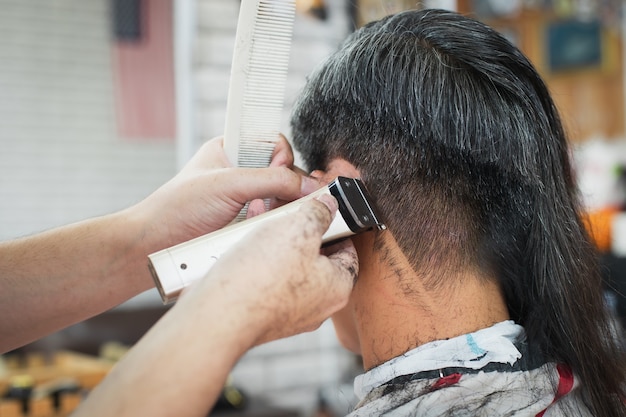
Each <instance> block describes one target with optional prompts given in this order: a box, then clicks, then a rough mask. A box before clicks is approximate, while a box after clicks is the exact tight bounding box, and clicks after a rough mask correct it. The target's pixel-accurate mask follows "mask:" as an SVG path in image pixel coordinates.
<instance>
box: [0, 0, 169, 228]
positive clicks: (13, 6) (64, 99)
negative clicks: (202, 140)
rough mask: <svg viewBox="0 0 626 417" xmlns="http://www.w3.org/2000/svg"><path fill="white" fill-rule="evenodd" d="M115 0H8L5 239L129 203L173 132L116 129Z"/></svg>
mask: <svg viewBox="0 0 626 417" xmlns="http://www.w3.org/2000/svg"><path fill="white" fill-rule="evenodd" d="M108 4H109V2H108V1H107V0H88V1H83V0H28V1H20V0H0V239H7V238H13V237H17V236H21V235H25V234H30V233H32V232H36V231H40V230H43V229H48V228H50V227H53V226H57V225H61V224H65V223H69V222H73V221H76V220H80V219H83V218H86V217H91V216H96V215H100V214H104V213H108V212H111V211H114V210H117V209H120V208H123V207H125V206H128V205H130V204H132V203H134V202H136V201H138V200H140V199H141V198H143V197H144V196H146V195H147V194H148V193H150V192H151V191H152V190H154V189H155V188H156V187H158V186H159V185H160V184H161V183H163V182H164V181H166V180H167V179H168V178H170V177H171V176H172V175H173V174H174V172H175V158H174V156H175V155H174V141H173V138H162V139H156V140H151V141H149V142H145V143H141V142H133V141H129V140H123V139H120V138H118V137H117V134H116V129H115V112H114V107H113V106H114V101H113V99H114V96H113V84H112V75H111V62H110V59H111V52H110V38H111V35H110V30H109V26H110V20H109V12H108Z"/></svg>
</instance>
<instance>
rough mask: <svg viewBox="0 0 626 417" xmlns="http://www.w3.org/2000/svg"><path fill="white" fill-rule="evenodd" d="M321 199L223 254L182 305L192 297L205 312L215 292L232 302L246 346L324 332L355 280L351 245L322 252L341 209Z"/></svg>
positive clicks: (355, 263)
mask: <svg viewBox="0 0 626 417" xmlns="http://www.w3.org/2000/svg"><path fill="white" fill-rule="evenodd" d="M320 200H321V201H318V200H311V201H309V202H306V203H304V204H303V205H302V206H301V208H300V209H299V211H298V212H295V213H291V214H288V215H286V216H284V217H281V218H277V219H274V220H273V221H272V222H267V223H265V224H262V225H260V227H258V228H257V229H256V230H254V231H252V232H251V233H250V235H249V236H248V237H247V238H246V239H245V241H242V242H240V243H239V244H237V245H236V246H233V248H231V249H230V250H229V251H228V252H227V253H225V254H224V255H222V257H221V258H220V260H219V261H218V262H217V263H216V264H215V266H214V267H213V268H212V269H211V272H210V273H209V275H208V276H207V277H206V278H205V279H203V280H200V281H199V282H198V283H197V284H196V285H197V286H196V287H191V288H190V289H189V290H190V291H189V292H188V293H185V294H183V296H182V297H181V299H180V301H179V303H186V302H192V303H193V300H186V297H190V298H197V300H198V301H197V303H198V305H201V304H202V303H203V302H204V303H206V300H207V298H210V297H211V296H215V295H216V292H217V293H219V294H221V295H222V297H225V299H229V300H230V299H231V298H232V300H233V301H232V302H231V304H232V309H233V311H235V313H234V314H235V315H236V312H239V316H238V317H239V318H238V319H234V320H233V321H234V322H236V324H235V325H236V326H238V331H244V332H249V334H248V336H249V339H248V342H249V344H250V346H249V347H251V346H253V345H257V344H260V343H264V342H268V341H271V340H275V339H279V338H283V337H287V336H291V335H294V334H298V333H301V332H305V331H311V330H314V329H316V328H317V327H319V325H320V324H321V323H322V322H323V321H324V320H326V319H327V318H328V317H330V315H331V314H333V313H334V312H336V311H338V310H339V309H341V308H343V307H344V306H345V305H346V303H347V302H348V298H349V296H350V293H351V291H352V286H353V284H354V280H355V278H356V276H357V273H358V259H357V255H356V250H355V249H354V246H353V245H352V242H351V241H350V240H345V241H344V242H342V243H339V244H337V245H335V246H334V247H333V248H332V249H333V251H334V252H333V253H331V254H328V256H325V255H322V254H321V253H320V245H321V242H322V235H323V234H324V232H325V231H326V230H327V229H328V226H329V225H330V223H331V220H332V217H333V216H334V214H335V213H336V210H337V202H336V200H335V199H334V198H333V197H331V196H326V195H325V196H323V197H321V198H320ZM325 252H326V251H325ZM233 294H234V296H233ZM225 313H227V312H225ZM240 327H243V328H240Z"/></svg>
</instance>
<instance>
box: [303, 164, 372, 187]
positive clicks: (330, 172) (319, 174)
mask: <svg viewBox="0 0 626 417" xmlns="http://www.w3.org/2000/svg"><path fill="white" fill-rule="evenodd" d="M310 176H311V177H313V178H315V179H317V180H319V181H321V182H324V183H329V182H331V181H332V180H334V179H335V178H337V177H339V176H342V177H349V178H360V177H361V173H360V172H359V170H358V169H357V168H356V167H355V166H354V165H353V164H352V163H350V162H348V161H346V160H345V159H342V158H335V159H333V160H332V161H330V162H329V163H328V165H327V166H326V170H325V171H322V170H315V171H313V172H311V174H310Z"/></svg>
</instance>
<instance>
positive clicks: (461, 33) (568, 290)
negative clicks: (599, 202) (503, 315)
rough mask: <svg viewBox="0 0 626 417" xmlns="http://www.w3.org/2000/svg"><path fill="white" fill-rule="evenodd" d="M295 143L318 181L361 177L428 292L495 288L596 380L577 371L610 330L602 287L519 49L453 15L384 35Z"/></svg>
mask: <svg viewBox="0 0 626 417" xmlns="http://www.w3.org/2000/svg"><path fill="white" fill-rule="evenodd" d="M292 133H293V143H294V145H295V148H296V150H297V151H298V152H300V155H301V156H302V158H303V159H304V161H305V163H306V164H307V168H308V169H310V170H322V171H324V170H328V168H329V165H330V164H334V163H338V162H339V163H342V164H347V165H348V166H350V167H352V168H353V169H354V170H355V172H358V173H359V174H360V176H361V177H362V179H363V181H364V183H365V185H366V187H367V188H368V190H369V192H370V193H371V194H372V196H373V198H374V199H375V200H376V203H377V205H378V207H379V208H380V209H381V212H382V214H383V216H384V218H385V220H386V224H387V227H388V229H389V233H391V234H392V235H393V236H394V238H395V240H396V241H397V242H398V245H399V247H400V248H401V249H402V252H403V253H404V255H405V256H406V258H407V259H408V260H409V261H410V263H411V265H412V267H413V268H414V269H415V270H419V271H427V272H428V273H427V275H428V276H429V277H430V282H428V283H427V284H428V285H430V286H432V287H438V286H445V285H447V284H449V282H447V280H449V279H450V278H449V277H454V276H456V274H455V272H458V271H460V270H463V269H466V268H474V269H477V270H480V271H482V272H483V273H484V275H485V276H487V277H493V278H494V279H497V280H498V282H499V285H500V286H501V288H502V290H503V292H504V295H505V298H506V302H507V306H508V308H509V312H510V314H511V317H512V318H513V319H514V320H516V321H517V322H518V323H520V324H522V325H523V326H525V327H526V330H527V332H528V337H529V338H530V339H532V340H534V341H536V342H537V343H539V345H540V346H541V347H542V348H543V349H544V350H545V351H546V354H547V355H548V356H549V357H551V359H554V360H559V361H564V362H566V363H568V364H570V365H572V366H573V367H574V370H575V371H576V372H579V373H581V374H582V377H583V378H587V377H588V375H587V374H586V372H587V371H586V370H584V369H581V368H580V367H579V364H578V362H579V361H581V356H580V355H581V352H583V351H584V350H585V349H586V348H585V347H584V346H581V344H584V343H585V339H584V337H583V335H582V334H581V332H582V331H588V330H589V329H591V328H594V329H595V330H593V333H594V335H597V333H598V332H597V328H598V323H603V320H604V315H603V314H604V313H603V312H602V306H601V298H600V288H599V285H597V284H598V282H597V279H598V274H597V270H596V265H595V263H594V260H593V253H592V249H591V245H590V243H589V240H588V238H587V236H586V235H585V232H584V228H583V227H582V224H581V221H580V218H579V216H578V205H577V204H578V203H577V200H576V187H575V183H574V179H573V176H572V173H571V171H570V164H569V155H568V146H567V141H566V137H565V134H564V132H563V128H562V126H561V122H560V120H559V116H558V113H557V111H556V109H555V106H554V104H553V102H552V100H551V98H550V95H549V93H548V90H547V88H546V87H545V85H544V83H543V81H542V80H541V78H540V77H539V75H538V74H537V72H536V71H535V69H534V68H533V66H532V65H531V63H530V62H529V61H528V59H527V58H526V57H525V56H524V55H523V54H522V53H521V52H520V51H519V50H518V49H517V48H516V47H515V46H513V45H512V44H511V43H510V42H508V41H507V40H506V39H505V38H504V37H502V36H501V35H499V34H498V33H497V32H495V31H494V30H492V29H490V28H489V27H487V26H485V25H484V24H482V23H479V22H476V21H474V20H471V19H469V18H466V17H463V16H461V15H459V14H456V13H453V12H447V11H440V10H424V11H409V12H404V13H400V14H397V15H393V16H389V17H386V18H384V19H382V20H380V21H378V22H373V23H371V24H368V25H366V26H365V27H363V28H362V29H360V30H358V31H357V32H355V33H354V34H352V35H351V36H350V37H349V38H348V39H347V40H346V42H345V43H344V44H343V46H342V47H341V48H340V49H339V51H337V52H336V53H335V54H334V55H332V56H331V57H330V58H329V59H328V60H327V61H326V62H325V63H324V64H323V65H322V66H321V67H319V68H318V69H317V70H316V71H315V72H314V73H313V74H312V75H311V76H310V79H309V81H308V83H307V85H306V87H305V89H304V91H303V93H302V94H301V96H300V99H299V101H298V102H297V104H296V107H295V109H294V112H293V117H292ZM585 281H586V283H585ZM576 297H578V301H577V303H579V304H580V305H579V306H567V305H566V304H567V303H571V302H572V300H574V299H575V298H576ZM583 305H584V307H581V306H583ZM584 312H586V313H585V314H587V315H588V316H590V317H591V318H590V321H589V323H588V325H583V326H582V327H581V326H579V325H578V324H579V323H577V320H580V318H579V317H576V315H579V314H582V313H584ZM563 329H565V331H564V330H563ZM582 329H584V330H582ZM558 338H566V340H565V341H562V342H559V341H556V339H558ZM597 343H599V345H602V346H601V347H598V349H604V342H603V341H601V340H598V341H597ZM568 345H569V346H568ZM572 346H574V347H573V348H572Z"/></svg>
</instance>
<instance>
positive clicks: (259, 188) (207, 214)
mask: <svg viewBox="0 0 626 417" xmlns="http://www.w3.org/2000/svg"><path fill="white" fill-rule="evenodd" d="M320 185H321V184H319V183H317V182H316V181H315V180H313V179H311V178H308V177H306V176H304V175H302V174H301V173H299V172H296V171H295V170H294V169H293V153H292V151H291V147H290V146H289V144H288V142H287V140H286V139H285V138H284V137H281V139H280V140H279V141H278V143H277V145H276V148H275V151H274V155H273V157H272V162H271V165H270V167H269V168H248V169H245V168H236V167H233V166H232V165H231V164H230V163H229V161H228V159H227V157H226V154H225V153H224V150H223V139H222V138H215V139H213V140H211V141H208V142H207V143H205V144H204V145H203V146H202V147H201V148H200V149H199V150H198V152H197V153H196V154H195V156H194V157H193V158H192V159H191V160H190V161H189V163H188V164H187V165H186V166H185V167H184V168H183V169H182V170H181V172H180V173H179V174H178V175H176V176H175V177H174V178H173V179H172V180H171V181H169V182H168V183H166V184H165V185H163V186H162V187H161V188H159V189H158V190H157V191H155V192H154V193H153V194H152V195H150V196H149V197H148V198H146V199H145V200H144V201H142V202H141V203H139V204H137V205H136V206H135V207H133V208H132V209H131V210H134V212H135V213H139V214H140V215H141V218H142V219H145V220H146V221H151V222H152V223H153V225H152V227H151V228H150V229H149V230H148V232H147V233H150V235H151V236H152V238H153V239H157V240H159V245H160V247H161V248H162V247H167V246H171V245H174V244H177V243H180V242H183V241H185V240H189V239H191V238H194V237H197V236H200V235H202V234H205V233H209V232H212V231H214V230H217V229H219V228H221V227H223V226H225V225H227V224H228V223H229V222H230V221H232V220H233V218H235V216H236V215H237V213H239V211H240V210H241V208H242V207H243V206H244V204H245V203H246V202H247V201H251V200H255V199H261V198H274V199H280V200H285V201H291V200H295V199H297V198H300V197H302V196H304V195H307V194H309V193H311V192H312V191H314V190H316V189H317V188H319V187H320ZM155 235H156V236H155Z"/></svg>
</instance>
